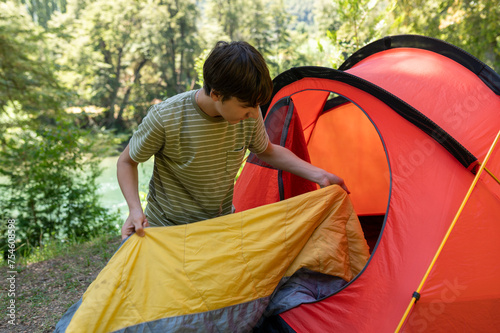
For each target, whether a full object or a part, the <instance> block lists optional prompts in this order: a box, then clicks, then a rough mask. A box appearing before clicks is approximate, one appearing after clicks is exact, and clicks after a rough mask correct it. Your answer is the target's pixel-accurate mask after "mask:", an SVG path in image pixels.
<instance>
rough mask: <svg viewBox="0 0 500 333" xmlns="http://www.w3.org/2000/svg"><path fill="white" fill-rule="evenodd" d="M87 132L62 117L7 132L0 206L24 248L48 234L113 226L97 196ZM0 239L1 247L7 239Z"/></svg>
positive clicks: (74, 234)
mask: <svg viewBox="0 0 500 333" xmlns="http://www.w3.org/2000/svg"><path fill="white" fill-rule="evenodd" d="M89 137H90V136H89V133H88V132H85V131H82V130H80V129H78V128H76V127H75V126H74V125H73V124H72V123H71V122H69V121H68V120H66V119H62V118H58V119H57V125H40V126H38V127H37V128H19V129H18V130H17V131H15V132H11V133H9V135H6V137H5V142H4V146H3V149H2V151H1V152H0V165H1V167H0V175H2V176H3V177H5V178H6V179H7V180H8V181H7V182H6V183H5V184H1V187H2V193H3V195H2V197H1V198H0V209H1V211H2V214H3V216H2V217H3V219H12V218H13V219H15V220H16V228H17V230H16V236H17V239H18V241H19V243H20V244H26V245H27V247H26V248H25V249H29V248H32V247H33V246H39V245H41V244H43V243H44V242H46V241H48V240H50V239H52V238H56V239H60V240H61V239H77V238H86V237H91V236H95V235H97V234H102V233H107V232H111V231H116V227H115V226H114V225H113V219H114V216H112V215H111V214H110V213H108V212H107V211H106V210H105V209H104V208H102V207H101V206H100V204H99V198H98V196H97V195H96V192H97V184H96V182H95V180H96V178H97V177H98V175H99V174H100V170H99V168H98V159H96V158H95V157H93V156H94V154H95V148H94V147H93V143H94V142H92V141H91V140H90V139H89ZM115 222H116V221H115ZM2 226H3V227H4V224H2ZM2 242H4V243H2V244H1V245H0V246H1V247H2V249H4V247H5V238H2Z"/></svg>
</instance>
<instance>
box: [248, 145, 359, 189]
mask: <svg viewBox="0 0 500 333" xmlns="http://www.w3.org/2000/svg"><path fill="white" fill-rule="evenodd" d="M257 157H258V158H259V159H261V160H262V161H264V162H266V163H267V164H270V165H272V166H273V167H275V168H277V169H281V170H283V171H287V172H290V173H293V174H294V175H297V176H300V177H302V178H305V179H307V180H310V181H312V182H315V183H317V184H319V186H321V187H325V186H328V185H333V184H338V185H340V186H341V187H342V188H343V189H344V190H345V191H346V192H347V193H350V192H349V190H348V189H347V186H346V185H345V183H344V180H343V179H342V178H340V177H338V176H336V175H334V174H333V173H329V172H327V171H325V170H323V169H321V168H318V167H316V166H314V165H312V164H310V163H307V162H306V161H304V160H302V159H301V158H299V157H297V155H295V154H294V153H293V152H291V151H290V150H288V149H286V148H284V147H282V146H279V145H275V144H272V143H271V142H269V143H268V144H267V148H266V150H265V151H264V152H262V153H260V154H258V155H257Z"/></svg>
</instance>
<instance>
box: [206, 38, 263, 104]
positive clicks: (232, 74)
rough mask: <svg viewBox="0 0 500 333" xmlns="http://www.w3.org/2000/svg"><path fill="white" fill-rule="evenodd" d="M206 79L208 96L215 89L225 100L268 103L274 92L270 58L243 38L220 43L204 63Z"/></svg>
mask: <svg viewBox="0 0 500 333" xmlns="http://www.w3.org/2000/svg"><path fill="white" fill-rule="evenodd" d="M203 80H204V84H203V89H204V90H205V93H206V94H207V95H210V92H211V91H212V90H213V91H214V92H215V93H216V94H218V95H221V96H222V101H225V100H227V99H229V98H231V97H236V98H237V99H238V100H240V101H242V102H244V103H248V104H249V106H252V107H256V106H257V105H263V104H266V103H267V102H268V101H269V99H270V98H271V95H272V91H273V82H272V80H271V77H270V76H269V69H268V68H267V64H266V61H265V60H264V58H263V57H262V55H261V54H260V53H259V51H257V50H256V49H255V48H254V47H253V46H251V45H250V44H248V43H247V42H242V41H237V42H231V43H227V42H224V41H219V42H217V44H216V45H215V47H214V48H213V49H212V51H211V52H210V54H209V56H208V57H207V60H206V61H205V64H204V65H203Z"/></svg>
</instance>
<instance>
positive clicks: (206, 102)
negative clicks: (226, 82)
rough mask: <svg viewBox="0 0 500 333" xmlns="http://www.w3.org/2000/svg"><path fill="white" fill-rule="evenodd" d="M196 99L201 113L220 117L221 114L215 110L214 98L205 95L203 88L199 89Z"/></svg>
mask: <svg viewBox="0 0 500 333" xmlns="http://www.w3.org/2000/svg"><path fill="white" fill-rule="evenodd" d="M195 97H196V104H198V107H199V108H200V109H201V111H203V113H205V114H206V115H208V116H210V117H220V114H219V112H217V109H216V108H215V101H214V100H213V99H212V97H210V96H208V95H206V94H205V91H204V90H203V88H201V89H199V90H198V91H197V92H196V95H195Z"/></svg>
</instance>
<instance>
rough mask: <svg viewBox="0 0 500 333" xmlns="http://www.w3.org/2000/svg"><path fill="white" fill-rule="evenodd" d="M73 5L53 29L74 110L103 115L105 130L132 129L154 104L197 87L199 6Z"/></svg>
mask: <svg viewBox="0 0 500 333" xmlns="http://www.w3.org/2000/svg"><path fill="white" fill-rule="evenodd" d="M77 3H78V0H73V1H71V2H70V3H69V4H68V11H67V12H66V13H65V14H64V15H60V16H58V17H56V18H55V19H54V20H53V21H52V22H51V29H52V30H51V31H53V32H54V44H55V46H56V52H57V53H58V54H60V57H59V59H58V64H59V65H60V66H61V68H62V69H63V71H61V72H60V75H61V80H62V81H63V82H65V84H66V85H67V87H68V88H69V89H71V90H73V91H75V92H76V93H77V94H78V95H77V96H78V99H76V100H74V101H73V105H74V106H79V107H83V106H86V105H95V106H97V107H102V108H104V113H103V115H102V117H101V118H97V119H96V122H97V123H98V124H99V125H104V126H106V127H107V128H117V129H119V130H126V129H127V128H128V127H132V126H134V125H136V123H137V119H136V116H137V115H138V116H139V119H138V120H140V118H142V116H144V114H145V112H146V110H147V109H148V108H149V106H150V105H151V103H152V102H153V100H154V99H156V98H160V99H163V98H164V97H167V96H172V95H174V94H177V93H179V92H181V91H185V90H186V89H192V88H193V86H194V84H195V82H196V72H195V70H194V68H193V63H194V59H195V58H196V56H197V55H198V52H199V49H200V48H199V46H198V41H197V37H196V27H195V23H196V15H197V10H198V9H197V7H196V4H195V2H194V0H188V1H174V0H161V1H160V0H154V1H131V0H117V1H112V2H110V1H107V0H96V1H93V2H90V3H88V4H86V5H83V7H82V5H76V4H77Z"/></svg>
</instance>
